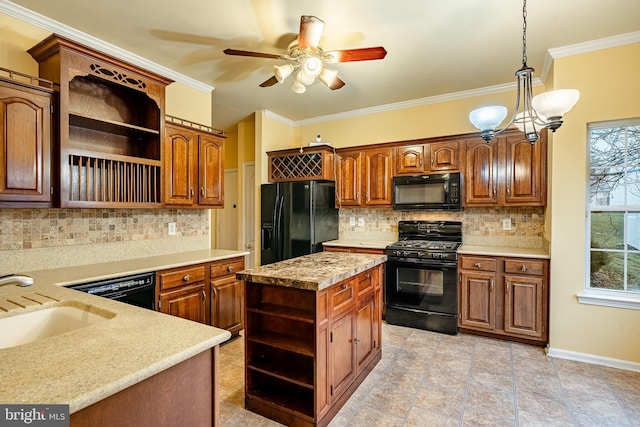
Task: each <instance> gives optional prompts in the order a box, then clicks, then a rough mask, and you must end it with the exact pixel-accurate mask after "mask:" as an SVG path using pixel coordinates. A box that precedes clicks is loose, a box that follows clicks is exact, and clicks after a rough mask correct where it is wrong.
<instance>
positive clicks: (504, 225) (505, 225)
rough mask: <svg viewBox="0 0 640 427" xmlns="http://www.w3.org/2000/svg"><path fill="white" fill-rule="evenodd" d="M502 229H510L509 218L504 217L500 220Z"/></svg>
mask: <svg viewBox="0 0 640 427" xmlns="http://www.w3.org/2000/svg"><path fill="white" fill-rule="evenodd" d="M502 229H503V230H511V218H505V219H503V220H502Z"/></svg>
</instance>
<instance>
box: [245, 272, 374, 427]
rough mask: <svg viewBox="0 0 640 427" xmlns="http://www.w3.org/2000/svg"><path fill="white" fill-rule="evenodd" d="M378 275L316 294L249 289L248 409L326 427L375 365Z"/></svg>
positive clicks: (251, 286) (260, 286)
mask: <svg viewBox="0 0 640 427" xmlns="http://www.w3.org/2000/svg"><path fill="white" fill-rule="evenodd" d="M381 268H382V266H381V265H379V266H377V267H374V268H372V269H369V270H367V271H365V272H362V273H359V274H358V275H356V276H353V277H351V278H349V279H346V280H344V281H342V282H340V283H337V284H335V285H333V286H331V287H329V288H326V289H323V290H321V291H314V290H307V289H299V288H295V287H289V286H286V287H285V286H277V285H268V284H261V283H254V282H251V281H247V282H246V296H245V299H246V332H245V334H246V335H245V358H246V366H245V369H246V371H245V373H246V376H245V406H246V408H247V409H249V410H251V411H254V412H257V413H259V414H262V415H264V416H266V417H268V418H271V419H273V420H275V421H278V422H280V423H282V424H286V425H298V426H315V425H326V424H328V422H329V421H330V420H331V418H332V417H333V416H334V415H335V414H336V413H337V412H338V411H339V410H340V408H341V407H342V405H344V403H345V402H346V401H347V399H348V398H349V397H350V396H351V394H352V393H353V391H354V390H355V389H356V388H357V387H358V385H359V384H360V383H361V382H362V381H363V380H364V378H365V377H366V375H367V374H368V373H369V372H370V370H371V369H373V367H374V366H375V364H376V363H377V362H378V361H379V360H380V357H381V341H380V338H381V310H380V308H381V305H382V300H381V288H382V283H381V274H380V269H381ZM285 361H286V362H285Z"/></svg>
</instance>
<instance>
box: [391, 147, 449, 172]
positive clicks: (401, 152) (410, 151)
mask: <svg viewBox="0 0 640 427" xmlns="http://www.w3.org/2000/svg"><path fill="white" fill-rule="evenodd" d="M395 155H396V169H395V175H419V174H422V173H429V172H457V171H459V170H460V141H443V142H431V143H425V144H416V145H402V146H399V147H396V148H395Z"/></svg>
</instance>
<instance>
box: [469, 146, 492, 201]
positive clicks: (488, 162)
mask: <svg viewBox="0 0 640 427" xmlns="http://www.w3.org/2000/svg"><path fill="white" fill-rule="evenodd" d="M465 156H466V162H465V179H464V188H465V192H464V193H465V194H464V199H465V205H467V206H469V205H478V206H492V205H496V204H498V164H497V161H498V142H497V140H494V141H492V142H490V143H487V142H485V141H484V140H482V139H474V140H468V141H466V151H465Z"/></svg>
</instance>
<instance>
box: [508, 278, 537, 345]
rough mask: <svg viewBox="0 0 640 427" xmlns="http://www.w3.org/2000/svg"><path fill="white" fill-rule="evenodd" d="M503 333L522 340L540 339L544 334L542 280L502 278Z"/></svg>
mask: <svg viewBox="0 0 640 427" xmlns="http://www.w3.org/2000/svg"><path fill="white" fill-rule="evenodd" d="M504 281H505V304H504V311H505V313H504V331H505V332H506V333H508V334H510V335H516V336H521V337H524V338H535V339H542V338H543V334H544V329H543V325H544V322H543V320H544V319H543V317H544V313H545V312H546V310H545V307H544V301H545V298H544V292H543V290H544V279H543V278H542V277H535V276H530V277H525V276H514V275H507V274H505V276H504Z"/></svg>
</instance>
